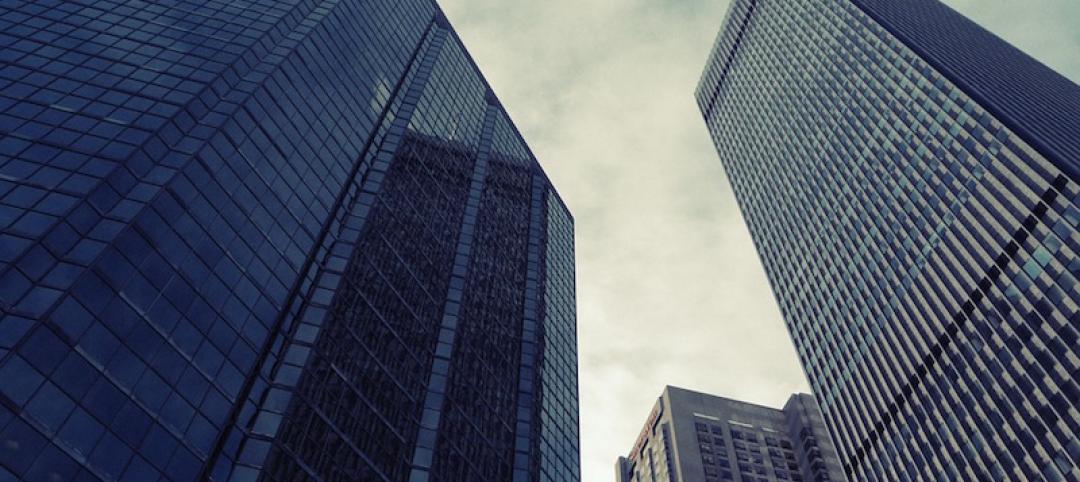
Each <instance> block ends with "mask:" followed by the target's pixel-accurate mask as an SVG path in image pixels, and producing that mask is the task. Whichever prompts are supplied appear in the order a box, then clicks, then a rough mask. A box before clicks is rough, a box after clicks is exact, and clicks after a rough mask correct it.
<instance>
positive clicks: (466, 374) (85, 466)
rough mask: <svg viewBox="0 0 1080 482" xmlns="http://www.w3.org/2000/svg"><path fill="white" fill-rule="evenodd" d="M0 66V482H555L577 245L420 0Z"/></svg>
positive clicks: (138, 27)
mask: <svg viewBox="0 0 1080 482" xmlns="http://www.w3.org/2000/svg"><path fill="white" fill-rule="evenodd" d="M0 44H2V48H0V55H2V57H3V63H2V64H0V87H2V89H0V112H2V113H0V129H2V130H3V131H2V137H0V153H2V156H3V157H2V158H0V223H2V225H3V233H2V234H0V262H2V265H0V305H2V308H3V315H2V318H0V479H2V480H12V479H15V480H50V481H51V480H65V481H67V480H71V481H96V480H122V481H154V480H162V481H165V480H169V481H178V482H179V481H193V480H215V481H222V482H223V481H254V480H261V481H286V480H287V481H298V480H323V481H332V480H363V481H380V480H381V481H395V482H396V481H409V482H422V481H427V480H431V481H436V480H438V481H459V480H460V481H499V482H503V481H508V480H513V481H515V482H525V481H530V482H531V481H537V482H539V481H577V480H578V479H579V475H578V474H579V469H578V464H579V460H578V433H577V430H578V428H577V427H578V421H577V363H576V340H575V338H576V334H575V333H576V321H575V302H574V252H573V219H572V217H571V216H570V214H569V212H568V211H567V209H566V207H565V205H564V204H563V203H562V201H561V200H560V198H559V196H558V195H557V194H556V192H555V191H554V189H553V188H552V186H551V184H550V182H549V181H548V179H547V177H546V176H545V175H544V173H543V171H542V170H541V169H540V167H539V166H538V164H537V161H536V159H535V158H534V156H533V154H532V153H531V152H530V150H529V148H528V147H527V146H526V144H525V142H524V141H523V140H522V138H521V136H520V134H519V133H518V131H517V130H516V128H515V127H514V125H513V124H512V123H511V121H510V120H509V118H508V117H507V115H506V112H505V111H504V110H503V108H502V107H501V105H500V104H499V102H498V100H497V99H496V98H495V96H494V95H493V94H492V92H491V90H490V88H489V86H488V84H487V82H486V81H485V80H484V78H483V76H482V75H481V74H480V72H479V70H478V69H477V67H476V65H475V64H474V63H473V61H472V60H471V58H470V56H469V55H468V53H467V52H466V50H465V48H464V47H463V46H462V43H461V41H460V39H459V38H458V37H457V35H456V34H455V33H454V31H453V29H452V28H451V26H450V25H449V23H448V22H447V21H446V19H445V17H444V16H443V15H442V13H441V12H440V10H439V8H438V6H437V5H436V4H435V3H434V2H433V1H430V0H405V1H360V0H334V1H325V2H317V1H309V0H286V1H263V0H253V1H214V0H192V1H185V2H143V1H138V0H117V1H112V0H105V1H99V0H94V1H62V2H61V1H55V2H54V1H38V0H35V1H26V2H20V1H14V2H7V3H4V4H3V5H2V6H0Z"/></svg>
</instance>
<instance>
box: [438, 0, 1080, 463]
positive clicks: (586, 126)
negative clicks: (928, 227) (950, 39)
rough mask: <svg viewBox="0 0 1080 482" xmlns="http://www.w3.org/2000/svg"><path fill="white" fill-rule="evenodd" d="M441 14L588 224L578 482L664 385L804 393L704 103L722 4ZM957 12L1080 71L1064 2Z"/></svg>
mask: <svg viewBox="0 0 1080 482" xmlns="http://www.w3.org/2000/svg"><path fill="white" fill-rule="evenodd" d="M441 3H442V6H443V8H444V9H445V10H446V12H447V15H448V16H449V17H450V20H451V22H452V23H453V24H454V26H455V28H456V29H457V31H458V33H459V34H460V35H461V37H462V38H463V40H464V41H465V43H466V45H467V46H468V48H469V50H470V52H471V53H472V54H473V56H474V57H475V59H476V61H477V63H478V64H479V65H480V66H481V69H482V70H483V71H484V74H485V75H486V77H487V78H488V80H489V81H490V82H491V84H492V86H493V88H494V89H495V91H496V93H498V94H499V97H500V99H501V100H502V102H503V105H504V106H505V107H506V109H507V110H508V111H509V113H510V115H511V117H512V118H513V119H514V121H515V122H516V123H517V125H518V127H519V128H520V129H521V131H522V133H523V134H524V136H525V138H526V140H527V141H528V142H529V144H530V146H531V147H532V149H533V151H534V152H535V153H536V155H537V157H538V158H539V159H540V161H541V164H543V166H544V168H545V170H546V171H547V172H548V174H549V176H551V178H552V180H553V182H554V183H555V186H556V188H558V189H559V191H560V193H561V194H562V196H563V198H564V199H565V201H566V202H567V204H568V205H569V206H570V209H571V211H573V213H574V216H575V218H576V229H577V268H578V326H579V338H580V360H581V366H580V383H581V435H582V462H583V475H584V477H583V480H584V481H586V482H603V481H610V480H613V478H614V469H613V464H614V461H615V458H616V457H617V456H619V455H624V454H625V453H626V452H627V451H628V450H629V449H630V445H631V444H633V441H634V437H635V436H636V435H637V432H638V430H639V429H640V427H641V424H642V423H644V419H645V417H646V415H647V414H648V411H649V409H650V408H651V406H652V403H653V401H654V400H655V398H656V397H657V396H658V395H659V394H660V391H661V389H662V388H663V386H664V385H665V384H671V385H679V386H685V387H687V388H692V389H697V390H702V391H706V392H713V393H717V394H721V395H725V396H729V397H733V398H739V399H744V400H748V401H753V402H758V403H764V404H767V405H774V406H779V405H781V404H782V403H783V402H784V401H785V400H786V398H787V396H788V395H789V394H791V393H792V392H795V391H805V390H808V388H807V386H806V383H805V380H804V378H803V375H802V371H801V369H800V368H799V366H798V362H797V360H796V358H795V353H794V350H793V348H792V347H791V343H790V341H789V338H788V335H787V331H786V330H785V328H784V326H783V323H782V321H781V318H780V315H779V311H778V310H777V308H776V306H775V302H774V300H773V297H772V294H771V291H770V289H769V287H768V284H767V282H766V279H765V276H764V273H763V271H762V269H761V266H760V263H759V261H758V258H757V254H756V253H755V251H754V249H753V245H752V243H751V241H750V237H749V234H748V233H747V230H746V227H745V225H744V224H743V221H742V218H741V215H740V214H739V211H738V208H737V206H736V204H735V200H734V198H733V196H732V194H731V189H730V187H729V185H728V182H727V179H726V178H725V177H724V174H723V170H722V168H721V166H720V162H719V160H718V159H717V158H716V153H715V151H714V150H713V148H712V145H711V143H710V141H709V139H708V135H707V133H706V131H705V128H704V124H703V122H702V121H701V116H700V114H699V113H698V111H697V109H696V106H695V105H694V103H693V90H694V87H695V86H696V84H697V80H698V77H699V75H700V72H701V69H702V68H703V67H704V62H705V58H706V55H707V53H708V50H709V48H710V47H711V45H712V41H713V37H714V36H715V34H716V31H717V29H718V28H719V26H720V22H721V20H722V17H723V15H724V13H725V11H726V8H727V2H726V1H704V0H668V1H658V0H617V1H612V0H546V1H541V2H538V1H525V0H443V1H442V2H441ZM949 3H950V4H955V6H956V7H957V8H959V9H960V10H961V11H963V12H965V13H967V14H972V12H974V14H975V16H976V18H977V19H978V20H980V21H982V22H984V23H987V24H988V25H989V26H990V27H991V29H993V30H995V31H996V30H998V28H997V27H998V26H1000V25H1004V30H1006V31H1005V32H1002V34H1003V35H1004V36H1005V37H1006V39H1008V40H1009V41H1011V42H1013V43H1015V44H1017V45H1019V46H1020V47H1022V48H1025V49H1042V50H1043V51H1044V53H1042V54H1040V55H1041V57H1039V58H1040V59H1041V60H1043V61H1044V62H1047V63H1050V64H1051V65H1055V63H1056V65H1055V66H1058V68H1066V67H1067V66H1071V67H1067V68H1069V69H1071V70H1072V72H1074V73H1076V72H1080V60H1078V59H1077V55H1078V54H1077V53H1076V52H1077V51H1078V49H1075V48H1061V47H1063V46H1062V45H1061V43H1062V42H1064V43H1065V44H1066V45H1065V47H1068V46H1070V45H1071V46H1072V47H1075V45H1076V44H1077V40H1078V38H1077V37H1076V35H1078V34H1077V33H1075V32H1073V31H1072V30H1071V29H1069V28H1067V27H1068V23H1069V22H1070V20H1069V19H1076V18H1080V14H1075V13H1074V14H1072V15H1060V13H1061V12H1062V11H1063V10H1054V9H1073V10H1074V11H1075V9H1076V7H1073V6H1071V5H1070V1H1069V0H1055V1H1050V0H1047V1H1046V2H1044V3H1040V5H1043V4H1045V5H1047V6H1052V8H1049V7H1048V12H1055V11H1056V12H1058V14H1059V15H1060V16H1058V17H1054V15H1053V14H1052V13H1051V14H1047V15H1041V14H1040V15H1036V14H1038V11H1037V10H1034V9H1032V8H1031V7H1025V6H1027V5H1030V4H1029V3H1028V2H1013V1H1006V0H953V1H950V2H949ZM1035 16H1037V17H1038V18H1040V19H1041V20H1038V21H1036V20H1030V21H1027V22H1026V23H1025V22H1019V21H1010V19H1016V18H1032V17H1035ZM1043 17H1045V18H1043ZM999 24H1000V25H999ZM1070 42H1071V44H1070ZM1055 45H1056V46H1057V47H1059V48H1057V49H1056V50H1055V49H1054V46H1055ZM1044 57H1045V58H1044ZM1062 66H1066V67H1062ZM1073 78H1074V79H1075V78H1077V77H1073Z"/></svg>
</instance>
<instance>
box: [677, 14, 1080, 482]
mask: <svg viewBox="0 0 1080 482" xmlns="http://www.w3.org/2000/svg"><path fill="white" fill-rule="evenodd" d="M696 97H697V100H698V104H699V107H700V109H701V112H702V113H703V115H704V118H705V121H706V123H707V125H708V129H709V132H710V134H711V136H712V138H713V141H714V144H715V146H716V149H717V151H718V153H719V155H720V159H721V161H722V162H723V164H724V167H725V170H726V172H727V174H728V177H729V179H730V181H731V185H732V187H733V189H734V191H735V195H736V197H737V199H738V202H739V206H740V209H741V211H742V213H743V216H744V218H745V221H746V223H747V225H748V227H749V229H750V232H751V234H752V237H753V240H754V243H755V246H756V248H757V250H758V252H759V254H760V256H761V259H762V261H763V264H764V266H765V270H766V271H767V274H768V277H769V280H770V282H771V284H772V287H773V291H774V293H775V296H776V300H777V302H778V303H779V305H780V308H781V311H782V313H783V315H784V319H785V322H786V324H787V327H788V329H789V331H790V334H791V337H792V339H793V340H794V342H795V345H796V347H797V350H798V353H799V357H800V359H801V361H802V364H803V366H804V368H805V371H806V374H807V376H808V378H809V381H810V384H811V386H812V387H813V390H814V392H815V396H816V398H817V400H818V402H819V405H820V406H821V409H822V411H823V413H824V417H825V421H826V425H827V426H828V427H829V429H830V431H831V433H832V435H833V438H834V439H835V441H836V443H837V449H838V453H839V455H840V458H841V460H842V461H843V464H844V469H845V472H846V473H847V475H848V476H849V478H850V479H851V480H857V481H867V482H873V481H899V480H903V481H940V480H955V481H961V480H962V481H978V482H983V481H1037V480H1038V481H1042V480H1046V481H1063V480H1069V481H1076V480H1080V385H1078V380H1080V342H1078V336H1080V314H1078V310H1080V285H1078V283H1077V277H1078V276H1080V230H1078V228H1077V226H1078V224H1080V184H1078V182H1077V181H1078V179H1080V177H1078V174H1080V87H1078V86H1077V85H1076V84H1074V83H1072V82H1070V81H1068V80H1067V79H1065V78H1063V77H1061V76H1060V75H1058V74H1056V73H1054V72H1053V71H1051V70H1050V69H1048V68H1046V67H1045V66H1043V65H1041V64H1039V63H1038V62H1036V61H1035V60H1033V59H1031V58H1030V57H1028V56H1026V55H1025V54H1023V53H1022V52H1020V51H1019V50H1017V49H1015V48H1013V47H1012V46H1010V45H1008V44H1006V43H1005V42H1004V41H1002V40H1000V39H999V38H997V37H995V36H994V35H992V34H991V33H989V32H987V31H986V30H983V29H982V28H980V27H978V26H977V25H975V24H974V23H972V22H971V21H969V20H967V19H965V18H964V17H962V16H961V15H959V14H957V13H956V12H954V11H952V10H951V9H949V8H948V7H946V6H945V5H943V4H941V3H939V2H937V1H936V0H905V1H894V0H822V1H815V2H781V1H769V0H735V1H733V2H732V6H731V7H730V10H729V12H728V15H727V18H726V20H725V21H724V24H723V26H722V29H721V31H720V33H719V36H718V37H717V39H716V43H715V45H714V47H713V50H712V53H711V55H710V57H709V60H708V64H707V66H706V69H705V72H704V74H703V77H702V79H701V82H700V84H699V87H698V89H697V92H696Z"/></svg>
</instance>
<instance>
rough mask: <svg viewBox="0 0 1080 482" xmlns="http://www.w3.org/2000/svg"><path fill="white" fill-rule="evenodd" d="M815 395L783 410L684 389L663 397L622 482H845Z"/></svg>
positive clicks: (618, 474) (622, 464) (622, 471)
mask: <svg viewBox="0 0 1080 482" xmlns="http://www.w3.org/2000/svg"><path fill="white" fill-rule="evenodd" d="M844 480H846V479H845V478H844V474H843V470H842V469H841V466H840V460H839V459H838V458H837V457H836V451H835V450H834V448H833V445H832V442H831V441H830V440H829V433H828V432H827V431H826V429H825V424H824V421H823V420H822V418H821V411H820V410H818V408H817V404H816V403H815V402H814V398H813V397H811V396H810V395H807V394H795V395H792V396H791V398H789V399H788V401H787V403H786V404H784V408H783V410H778V409H775V408H769V407H763V406H761V405H754V404H752V403H746V402H740V401H737V400H731V399H728V398H723V397H717V396H714V395H708V394H705V393H699V392H694V391H690V390H686V389H682V388H678V387H671V386H669V387H666V388H664V393H662V394H661V395H660V398H659V399H657V400H656V405H654V406H653V409H652V412H650V414H649V417H648V418H647V419H646V421H645V426H644V427H642V429H641V433H640V434H639V435H638V438H637V441H635V443H634V447H633V448H632V449H631V450H630V454H629V455H628V456H626V457H619V460H618V461H617V462H616V463H615V482H731V481H739V482H786V481H794V482H817V481H834V482H843V481H844Z"/></svg>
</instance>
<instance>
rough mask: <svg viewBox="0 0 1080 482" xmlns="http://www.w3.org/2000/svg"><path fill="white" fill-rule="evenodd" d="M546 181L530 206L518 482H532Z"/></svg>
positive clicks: (535, 183)
mask: <svg viewBox="0 0 1080 482" xmlns="http://www.w3.org/2000/svg"><path fill="white" fill-rule="evenodd" d="M546 191H547V185H546V183H545V181H544V178H543V177H541V176H539V175H535V174H534V175H533V178H532V195H531V196H530V204H529V251H528V265H527V267H526V272H525V317H524V322H523V324H522V327H521V364H520V368H519V371H518V391H517V421H516V423H515V426H514V479H513V480H514V482H532V479H531V477H530V474H531V473H532V470H531V467H532V462H533V460H532V440H533V438H534V437H533V436H532V434H533V432H534V428H533V414H534V412H535V410H534V407H535V397H536V355H537V338H538V337H537V331H536V330H537V321H538V319H539V310H540V294H539V293H540V242H541V239H542V238H543V236H544V202H543V201H544V193H545V192H546Z"/></svg>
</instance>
